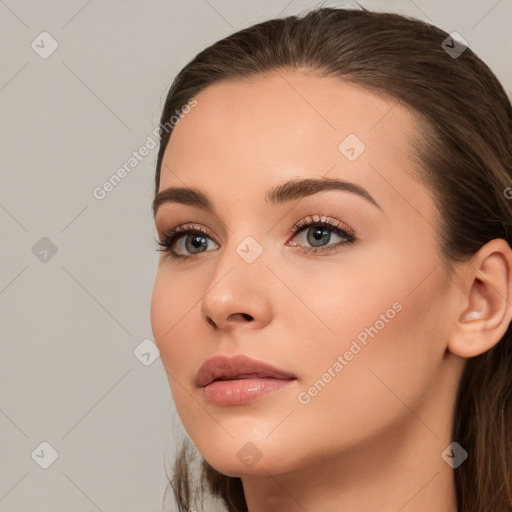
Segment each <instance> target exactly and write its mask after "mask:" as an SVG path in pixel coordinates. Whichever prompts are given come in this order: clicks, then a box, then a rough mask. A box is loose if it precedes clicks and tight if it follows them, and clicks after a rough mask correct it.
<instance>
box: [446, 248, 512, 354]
mask: <svg viewBox="0 0 512 512" xmlns="http://www.w3.org/2000/svg"><path fill="white" fill-rule="evenodd" d="M462 279H463V281H462V283H461V284H462V286H461V287H460V288H461V289H462V290H467V292H465V293H466V294H467V295H466V298H465V300H464V304H465V305H464V307H463V308H462V310H459V311H457V312H456V313H457V317H456V318H455V319H454V326H453V329H452V332H451V334H450V337H449V340H448V350H449V351H450V352H452V353H453V354H455V355H457V356H460V357H467V358H469V357H475V356H478V355H480V354H483V353H484V352H486V351H487V350H490V349H491V348H492V347H494V345H496V344H497V343H498V342H499V341H500V340H501V338H502V337H503V335H504V334H505V332H506V330H507V328H508V325H509V323H510V321H511V319H512V304H511V300H512V250H511V249H510V246H509V245H508V243H507V242H506V241H505V240H503V239H494V240H491V241H490V242H488V243H487V244H485V245H484V246H483V247H481V249H480V250H479V251H478V253H476V254H475V256H474V258H473V260H472V262H471V264H470V266H469V269H468V270H467V272H466V273H465V275H464V277H463V278H462Z"/></svg>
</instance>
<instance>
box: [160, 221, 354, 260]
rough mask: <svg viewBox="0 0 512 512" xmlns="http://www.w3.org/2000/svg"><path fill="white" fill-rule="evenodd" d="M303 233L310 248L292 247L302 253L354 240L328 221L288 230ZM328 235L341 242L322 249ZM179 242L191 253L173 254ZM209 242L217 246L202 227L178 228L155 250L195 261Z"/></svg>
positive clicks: (347, 231) (304, 223)
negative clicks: (297, 248) (299, 248)
mask: <svg viewBox="0 0 512 512" xmlns="http://www.w3.org/2000/svg"><path fill="white" fill-rule="evenodd" d="M302 232H307V236H306V243H308V244H311V245H312V247H305V248H304V247H303V245H301V244H291V245H292V246H298V247H303V248H302V249H301V252H303V253H306V254H308V253H315V254H317V253H324V254H325V253H329V252H331V251H333V250H335V249H337V248H338V247H340V246H344V245H347V244H351V243H354V242H355V241H356V237H355V235H354V232H353V230H352V229H351V228H349V227H348V226H347V228H346V229H345V228H344V227H342V224H341V223H339V222H337V221H333V220H331V219H329V218H323V219H321V220H315V219H314V218H313V217H307V218H305V219H303V220H302V221H300V222H299V223H297V224H296V225H295V226H294V227H293V229H292V230H291V234H292V235H293V237H294V238H295V237H296V236H297V235H298V234H301V233H302ZM330 232H334V234H335V236H337V237H340V238H341V241H338V242H337V243H335V244H333V245H325V246H324V245H323V244H324V242H325V243H327V244H328V243H329V242H330V241H331V236H332V235H331V234H330ZM181 241H183V242H184V243H183V244H181V247H180V248H181V250H182V251H186V252H189V253H191V254H179V253H178V252H176V250H175V245H179V242H181ZM209 241H211V242H213V243H214V244H215V245H217V244H216V243H215V242H214V241H213V240H212V239H211V237H210V233H209V231H207V230H205V229H203V228H202V227H189V226H187V225H185V226H178V227H177V228H175V229H171V230H170V231H166V232H165V233H164V234H163V236H162V239H161V240H156V242H157V244H158V245H159V246H160V248H158V249H157V250H158V251H163V252H165V253H168V254H169V257H170V258H171V259H172V260H177V261H184V260H188V259H191V258H194V256H196V255H198V254H200V253H202V252H206V251H207V249H208V245H209V243H208V242H209ZM217 248H218V247H217Z"/></svg>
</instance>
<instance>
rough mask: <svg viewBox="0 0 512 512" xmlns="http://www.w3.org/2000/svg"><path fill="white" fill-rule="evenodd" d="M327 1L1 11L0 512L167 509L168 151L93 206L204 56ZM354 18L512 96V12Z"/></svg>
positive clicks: (82, 1)
mask: <svg viewBox="0 0 512 512" xmlns="http://www.w3.org/2000/svg"><path fill="white" fill-rule="evenodd" d="M318 3H319V2H313V1H299V0H264V1H243V2H241V1H237V0H188V1H185V0H172V1H169V0H167V1H162V0H151V1H142V0H136V1H135V0H131V1H126V0H125V1H120V0H117V1H114V0H103V1H100V0H66V1H64V0H54V1H42V0H39V1H34V0H32V1H29V0H0V31H1V32H0V33H1V37H2V44H1V45H0V52H1V54H0V55H1V66H0V120H1V130H2V134H1V135H2V137H1V159H0V169H1V181H0V224H1V227H2V233H1V240H0V251H1V252H0V257H1V260H0V308H1V309H0V312H1V324H0V325H1V353H0V365H1V372H0V379H1V380H0V432H1V442H0V450H1V451H0V512H29V511H38V512H39V511H41V512H43V511H48V512H49V511H51V512H69V511H73V512H95V511H98V510H99V511H103V512H107V511H112V512H113V511H123V512H135V511H144V512H158V511H161V510H162V499H163V494H164V491H165V486H166V483H167V477H166V471H165V468H167V470H168V471H170V468H171V465H172V462H173V460H174V455H175V450H176V446H177V441H178V440H179V439H180V437H179V436H180V431H182V427H181V424H180V422H179V418H178V417H177V414H176V411H175V408H174V405H173V403H172V400H171V395H170V390H169V388H168V382H167V378H166V374H165V371H164V370H163V367H162V364H161V360H160V358H159V357H158V354H155V349H154V347H155V346H154V343H153V338H152V331H151V324H150V318H149V306H150V298H151V291H152V286H153V281H154V277H155V272H156V266H157V259H158V253H157V251H156V247H157V246H156V243H155V236H156V232H155V230H154V225H153V221H152V213H151V201H152V198H153V195H152V194H153V180H154V168H155V161H156V154H157V148H154V149H150V151H149V154H148V155H147V156H145V157H144V158H143V159H141V160H140V162H138V163H137V165H136V166H135V167H134V168H133V169H132V170H131V172H130V173H129V174H127V175H126V176H125V177H124V178H123V179H122V181H121V182H120V183H119V184H117V186H116V187H115V188H113V189H112V190H110V191H108V193H106V194H105V197H103V198H102V199H98V198H96V197H95V195H94V190H95V189H96V188H97V187H101V186H102V185H103V183H105V181H107V180H108V179H109V178H110V176H111V175H112V174H113V173H115V172H116V171H117V169H119V168H120V167H121V166H122V165H123V164H125V163H126V162H127V161H128V160H129V158H130V157H132V156H133V155H132V153H133V152H134V151H137V150H138V149H139V148H140V147H141V146H142V145H143V144H145V143H146V141H147V137H148V136H149V135H151V133H152V131H153V130H154V129H155V128H156V127H157V126H158V122H159V116H160V110H161V107H162V105H163V100H164V97H165V94H166V92H167V90H168V88H169V86H170V84H171V81H172V79H173V78H174V76H175V74H176V73H177V72H178V71H179V69H180V68H181V67H182V66H183V65H185V64H186V63H187V62H188V61H189V60H190V59H191V58H192V57H193V56H194V55H195V54H197V53H198V52H199V51H200V50H202V49H203V48H204V47H206V46H207V45H209V44H211V43H213V42H214V41H216V40H218V39H220V38H223V37H224V36H226V35H228V34H230V33H231V32H234V31H236V30H239V29H241V28H244V27H246V26H248V25H252V24H254V23H256V22H258V21H263V20H265V19H269V18H273V17H277V16H284V15H292V14H297V13H300V12H303V11H304V10H306V9H308V8H311V7H315V6H317V5H318ZM360 3H361V4H362V5H364V6H365V7H368V8H370V9H375V10H380V11H390V12H398V13H402V14H407V15H410V16H414V17H417V18H420V19H423V20H426V21H429V22H431V23H433V24H435V25H437V26H439V27H440V28H443V29H444V30H446V31H447V32H453V31H457V32H458V33H459V34H461V35H462V36H463V37H464V39H466V41H468V43H469V46H470V48H472V49H473V50H474V51H475V52H476V53H477V55H479V56H480V57H481V58H482V59H483V60H484V61H485V62H486V63H487V64H488V65H489V66H490V67H491V69H492V70H493V71H494V72H495V73H496V75H497V76H498V78H499V79H500V81H501V82H502V84H503V85H504V87H505V88H506V90H507V91H508V93H509V95H510V91H511V90H512V66H511V61H510V55H512V35H511V30H510V27H511V26H512V1H511V0H472V1H469V0H458V1H447V0H433V1H427V0H414V1H413V0H393V1H377V0H373V1H372V0H368V1H364V0H361V1H360ZM325 4H326V5H329V6H342V5H350V6H354V5H353V3H352V2H341V1H340V2H334V1H333V2H325ZM440 43H441V42H440ZM56 45H58V46H56ZM52 50H53V53H52ZM50 53H51V54H50ZM152 137H153V138H155V137H154V136H152ZM180 429H181V430H180ZM181 435H183V433H182V434H181ZM44 466H47V467H46V468H45V467H44ZM166 510H176V508H175V505H174V502H173V498H172V494H171V495H170V499H169V498H168V499H167V500H166Z"/></svg>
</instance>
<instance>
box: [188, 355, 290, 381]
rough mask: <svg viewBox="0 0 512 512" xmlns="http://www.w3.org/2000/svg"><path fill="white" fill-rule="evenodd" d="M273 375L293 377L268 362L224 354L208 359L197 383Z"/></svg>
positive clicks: (200, 370) (279, 377) (283, 377)
mask: <svg viewBox="0 0 512 512" xmlns="http://www.w3.org/2000/svg"><path fill="white" fill-rule="evenodd" d="M247 376H251V377H273V378H276V379H293V378H295V376H294V375H292V374H291V373H288V372H285V371H283V370H279V369H278V368H274V367H273V366H270V365H269V364H267V363H264V362H262V361H257V360H256V359H251V358H249V357H247V356H244V355H242V354H239V355H236V356H233V357H227V356H222V355H217V356H213V357H211V358H210V359H207V360H206V361H205V363H204V364H203V365H202V366H201V368H200V369H199V372H198V373H197V377H196V384H197V385H198V386H200V387H202V386H206V385H208V384H210V383H211V382H213V381H214V380H216V379H230V378H236V377H238V378H243V377H247Z"/></svg>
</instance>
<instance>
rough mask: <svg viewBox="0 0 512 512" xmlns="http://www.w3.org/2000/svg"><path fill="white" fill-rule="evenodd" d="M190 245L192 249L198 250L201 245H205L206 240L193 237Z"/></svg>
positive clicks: (200, 237)
mask: <svg viewBox="0 0 512 512" xmlns="http://www.w3.org/2000/svg"><path fill="white" fill-rule="evenodd" d="M190 244H191V245H192V247H194V248H196V249H199V248H201V245H205V244H206V240H205V238H204V236H201V235H194V236H193V237H192V241H191V242H190ZM187 245H188V244H187Z"/></svg>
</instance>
